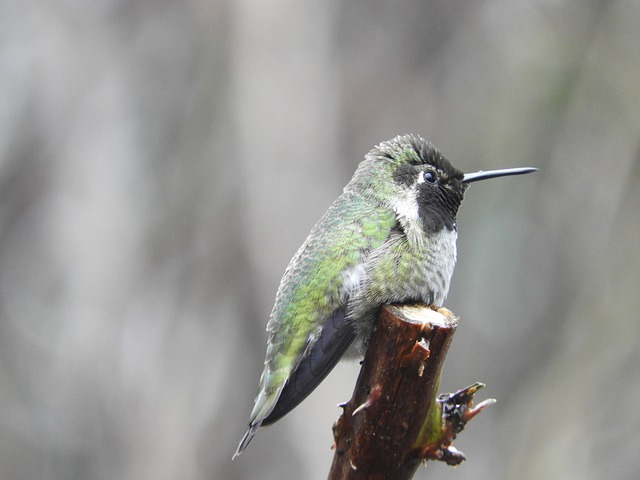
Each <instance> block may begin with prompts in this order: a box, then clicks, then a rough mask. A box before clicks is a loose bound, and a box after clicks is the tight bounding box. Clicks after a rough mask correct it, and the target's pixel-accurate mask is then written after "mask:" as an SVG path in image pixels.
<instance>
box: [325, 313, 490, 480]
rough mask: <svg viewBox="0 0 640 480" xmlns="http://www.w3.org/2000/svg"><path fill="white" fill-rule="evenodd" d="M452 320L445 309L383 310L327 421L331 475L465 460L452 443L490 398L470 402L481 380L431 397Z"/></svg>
mask: <svg viewBox="0 0 640 480" xmlns="http://www.w3.org/2000/svg"><path fill="white" fill-rule="evenodd" d="M457 324H458V322H457V319H456V318H455V316H454V315H453V313H452V312H450V311H449V310H447V309H445V308H441V309H438V310H433V309H431V308H430V307H427V306H424V305H399V306H394V305H391V306H388V307H383V308H382V309H381V312H380V316H379V319H378V323H377V326H376V330H375V331H374V333H373V335H372V337H371V343H370V345H369V348H368V350H367V354H366V356H365V359H364V362H363V365H362V369H361V371H360V375H359V377H358V381H357V384H356V387H355V390H354V393H353V396H352V398H351V400H350V401H349V402H347V403H346V404H345V405H343V408H344V411H343V413H342V415H341V417H340V418H339V419H338V421H337V423H336V424H335V425H334V428H333V430H334V440H335V455H334V458H333V464H332V466H331V471H330V473H329V480H338V479H340V480H344V479H349V480H355V479H365V478H367V479H371V478H373V479H378V478H380V479H382V478H394V479H397V480H403V479H410V478H412V477H413V475H414V473H415V471H416V469H417V468H418V466H419V465H420V463H421V462H422V461H424V460H441V461H444V462H446V463H447V464H449V465H458V464H460V463H461V462H462V461H464V460H465V457H464V455H463V454H462V452H460V451H458V450H457V449H455V448H454V447H453V446H452V445H451V443H452V442H453V440H454V439H455V438H456V435H457V434H458V433H460V432H461V431H462V430H463V428H464V426H465V424H466V422H467V421H468V420H470V419H471V418H473V417H474V416H475V415H477V414H478V413H479V412H480V411H482V410H483V409H484V408H485V407H486V406H488V405H490V404H491V403H493V402H494V400H486V401H484V402H482V403H481V404H479V405H478V406H476V407H475V408H474V407H473V397H474V394H475V392H476V391H477V390H478V389H479V388H481V387H483V386H484V385H482V384H480V383H476V384H474V385H471V386H469V387H467V388H465V389H463V390H460V391H459V392H456V393H455V394H443V395H440V396H439V397H437V398H436V393H437V390H438V387H439V385H440V375H441V373H442V367H443V365H444V361H445V357H446V354H447V350H448V349H449V345H450V344H451V341H452V339H453V335H454V333H455V330H456V327H457Z"/></svg>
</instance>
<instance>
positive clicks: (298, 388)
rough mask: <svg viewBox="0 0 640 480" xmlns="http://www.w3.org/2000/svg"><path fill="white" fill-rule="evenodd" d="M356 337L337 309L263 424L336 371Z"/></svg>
mask: <svg viewBox="0 0 640 480" xmlns="http://www.w3.org/2000/svg"><path fill="white" fill-rule="evenodd" d="M355 338H356V333H355V330H354V329H353V328H352V327H351V325H348V324H347V323H346V322H345V318H344V310H343V309H340V310H337V311H336V313H335V314H334V315H333V318H331V319H330V320H327V321H326V322H324V324H323V325H322V332H321V333H320V337H319V338H318V339H317V340H316V341H315V342H314V343H313V345H311V348H310V349H309V352H308V353H307V354H306V355H304V356H303V357H302V360H300V363H298V366H297V367H296V368H295V369H294V370H293V372H292V374H291V376H290V377H289V379H288V380H287V383H286V384H285V386H284V388H283V389H282V392H281V393H280V397H278V401H277V402H276V405H275V407H274V408H273V410H271V413H269V416H268V417H267V418H265V419H264V420H263V421H262V425H270V424H272V423H274V422H275V421H277V420H279V419H280V418H282V417H283V416H285V415H286V414H287V413H289V412H290V411H291V410H293V409H294V408H295V407H297V406H298V405H299V404H300V402H302V401H303V400H304V399H305V398H307V396H308V395H309V394H310V393H311V392H312V391H313V390H315V389H316V387H317V386H318V385H320V382H322V380H324V378H325V377H326V376H327V375H328V374H329V372H331V370H333V367H335V365H336V363H338V361H339V360H340V358H342V356H343V355H344V353H345V352H346V351H347V349H348V348H349V346H350V345H351V343H353V340H354V339H355Z"/></svg>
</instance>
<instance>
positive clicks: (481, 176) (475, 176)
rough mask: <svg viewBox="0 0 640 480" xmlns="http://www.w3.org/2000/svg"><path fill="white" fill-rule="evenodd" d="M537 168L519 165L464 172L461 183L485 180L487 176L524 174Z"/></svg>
mask: <svg viewBox="0 0 640 480" xmlns="http://www.w3.org/2000/svg"><path fill="white" fill-rule="evenodd" d="M537 170H538V169H537V168H532V167H521V168H503V169H501V170H489V171H487V172H483V171H482V170H480V171H479V172H474V173H465V174H464V177H462V183H471V182H477V181H478V180H486V179H488V178H496V177H506V176H508V175H524V174H525V173H532V172H536V171H537Z"/></svg>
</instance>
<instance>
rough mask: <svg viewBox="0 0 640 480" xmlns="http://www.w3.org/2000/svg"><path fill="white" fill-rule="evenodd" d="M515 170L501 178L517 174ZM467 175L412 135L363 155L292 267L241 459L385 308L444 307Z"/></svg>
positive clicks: (363, 337) (360, 341) (361, 344)
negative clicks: (255, 438)
mask: <svg viewBox="0 0 640 480" xmlns="http://www.w3.org/2000/svg"><path fill="white" fill-rule="evenodd" d="M509 172H510V173H500V174H501V175H504V174H514V173H516V172H515V171H509ZM520 173H525V172H520ZM483 175H485V174H476V176H474V177H473V180H475V179H480V178H484V177H483ZM464 178H465V176H464V174H463V173H462V172H461V171H460V170H458V169H456V168H454V167H453V166H452V165H451V164H450V163H449V161H448V160H446V159H445V158H444V157H443V156H442V154H441V153H440V152H439V151H438V150H437V149H436V148H435V147H433V146H432V145H431V144H429V143H428V142H426V141H425V140H423V139H422V138H420V137H415V136H413V135H404V136H398V137H396V138H394V139H393V140H390V141H388V142H384V143H382V144H380V145H378V146H377V147H376V148H374V149H373V150H371V151H370V152H369V153H368V154H367V155H366V157H365V160H364V161H363V162H362V163H361V164H360V165H359V167H358V169H357V171H356V172H355V174H354V176H353V178H352V179H351V181H350V182H349V184H348V185H347V186H346V187H345V189H344V192H343V193H342V195H340V197H338V199H337V200H336V201H335V202H334V203H333V205H332V206H331V207H330V208H329V210H328V211H327V212H326V213H325V214H324V216H323V217H322V218H321V219H320V221H319V222H318V223H317V224H316V226H315V227H314V228H313V229H312V231H311V233H310V234H309V236H308V237H307V239H306V241H305V242H304V244H303V245H302V246H301V247H300V249H299V250H298V252H297V253H296V254H295V256H294V257H293V259H292V260H291V262H290V264H289V266H288V267H287V270H286V271H285V274H284V276H283V278H282V281H281V283H280V288H279V289H278V293H277V295H276V301H275V305H274V307H273V311H272V312H271V318H270V321H269V324H268V326H267V331H268V333H269V340H268V346H267V354H266V359H265V368H264V371H263V374H262V377H261V379H260V389H259V393H258V397H257V398H256V402H255V406H254V409H253V411H252V413H251V417H250V422H249V429H248V431H247V433H246V434H245V436H244V438H243V439H242V441H241V442H240V445H239V447H238V450H237V452H236V455H238V454H240V453H241V452H242V451H243V450H244V449H245V448H246V446H247V445H248V443H249V442H250V441H251V438H252V437H253V435H254V434H255V432H256V431H257V430H258V428H259V427H260V426H261V425H262V424H263V423H264V424H265V425H266V424H269V423H272V422H273V421H275V420H277V419H278V418H280V417H281V416H282V415H284V414H286V413H287V412H288V411H290V410H291V409H292V408H294V407H295V406H296V405H297V404H298V403H299V402H300V401H302V400H303V399H304V398H305V397H306V396H307V395H308V394H309V393H310V392H311V391H312V390H313V389H314V388H315V387H316V386H317V384H318V383H319V382H320V381H321V380H322V379H323V378H324V377H325V376H326V374H327V373H328V372H329V371H330V370H331V369H332V368H333V366H334V365H335V363H336V362H337V361H338V360H339V358H340V357H341V356H342V355H343V354H344V353H345V351H346V350H347V348H349V347H350V346H351V350H352V351H353V352H355V353H356V354H362V353H363V351H364V349H365V348H366V342H367V340H368V337H369V336H370V334H371V331H372V329H373V325H374V322H375V318H376V313H377V310H378V309H379V307H380V305H382V304H385V303H393V302H405V301H420V302H423V303H426V304H434V305H442V303H443V302H444V300H445V298H446V295H447V292H448V290H449V283H450V280H451V276H452V274H453V268H454V266H455V261H456V243H455V242H456V238H457V229H456V221H455V220H456V213H457V211H458V207H459V206H460V203H461V202H462V198H463V195H464V192H465V190H466V187H467V183H465V180H464ZM473 180H470V181H473ZM352 343H354V345H351V344H352Z"/></svg>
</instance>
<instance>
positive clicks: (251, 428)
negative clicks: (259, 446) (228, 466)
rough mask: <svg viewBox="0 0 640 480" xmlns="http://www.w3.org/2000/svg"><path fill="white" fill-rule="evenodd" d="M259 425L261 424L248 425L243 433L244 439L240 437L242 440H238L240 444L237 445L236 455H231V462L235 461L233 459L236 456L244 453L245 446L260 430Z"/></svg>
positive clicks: (260, 422)
mask: <svg viewBox="0 0 640 480" xmlns="http://www.w3.org/2000/svg"><path fill="white" fill-rule="evenodd" d="M261 424H262V421H259V422H257V423H252V424H250V425H249V428H248V429H247V431H246V432H245V434H244V437H242V440H240V444H239V445H238V449H237V450H236V453H234V454H233V458H232V460H235V458H236V457H237V456H238V455H240V454H241V453H242V452H244V449H245V448H247V446H248V445H249V443H250V442H251V439H252V438H253V436H254V435H255V434H256V432H257V431H258V429H259V428H260V425H261Z"/></svg>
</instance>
